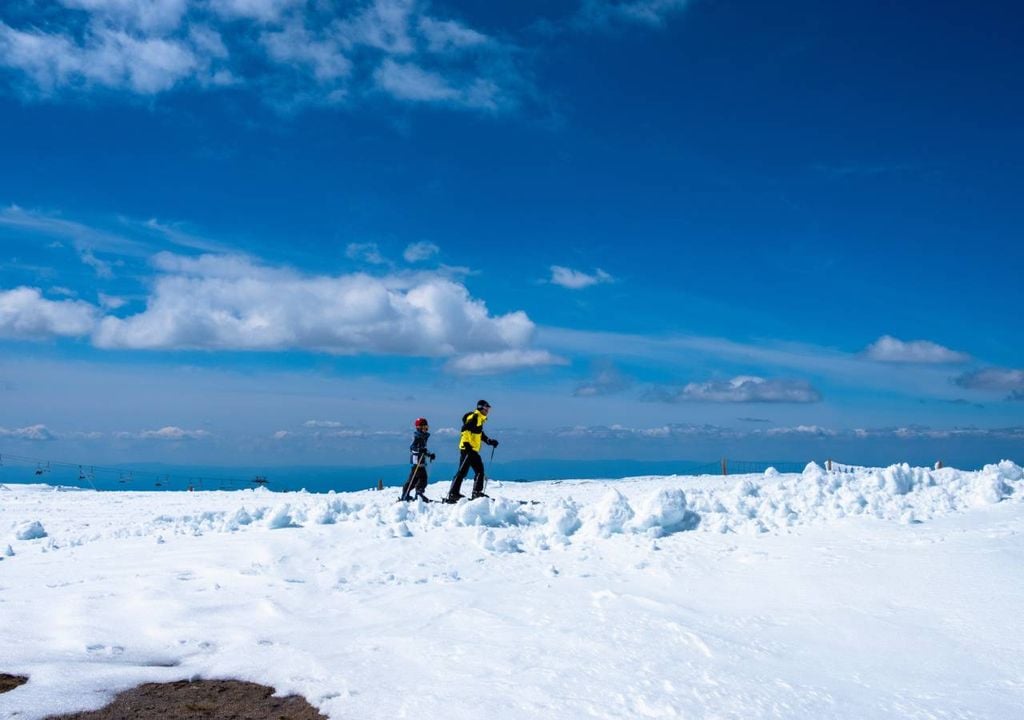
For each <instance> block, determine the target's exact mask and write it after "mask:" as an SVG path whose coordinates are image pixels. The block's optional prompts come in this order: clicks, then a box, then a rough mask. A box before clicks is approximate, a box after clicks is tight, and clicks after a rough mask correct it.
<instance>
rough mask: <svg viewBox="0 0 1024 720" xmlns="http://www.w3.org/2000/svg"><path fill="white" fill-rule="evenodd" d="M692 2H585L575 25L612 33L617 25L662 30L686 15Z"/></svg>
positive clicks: (648, 0)
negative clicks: (662, 26)
mask: <svg viewBox="0 0 1024 720" xmlns="http://www.w3.org/2000/svg"><path fill="white" fill-rule="evenodd" d="M690 3H691V0H583V2H582V5H581V7H580V10H579V12H578V14H577V16H576V18H575V21H574V24H575V25H576V27H578V28H583V29H586V28H601V29H608V28H610V27H613V26H616V25H624V24H625V25H642V26H652V27H658V26H661V25H664V24H665V22H666V21H667V20H668V18H669V17H671V16H672V15H675V14H677V13H680V12H682V11H683V10H685V9H686V7H687V6H688V5H690Z"/></svg>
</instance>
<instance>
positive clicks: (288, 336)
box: [93, 253, 534, 357]
mask: <svg viewBox="0 0 1024 720" xmlns="http://www.w3.org/2000/svg"><path fill="white" fill-rule="evenodd" d="M156 265H157V267H158V268H159V269H160V270H162V271H164V273H165V274H163V275H161V276H159V277H158V278H157V280H156V281H155V284H154V288H153V292H152V295H151V296H150V297H149V298H148V301H147V307H146V309H145V310H144V311H143V312H140V313H138V314H136V315H133V316H130V317H127V318H124V319H120V318H116V317H106V318H104V319H103V320H102V321H101V322H100V325H99V327H98V329H97V330H96V332H95V333H94V336H93V341H94V343H95V344H96V345H97V346H99V347H104V348H134V349H186V348H187V349H234V350H284V349H304V350H314V351H322V352H330V353H338V354H355V353H375V354H395V355H414V356H425V357H445V356H450V355H457V354H461V353H467V352H482V353H489V352H501V351H509V350H511V351H525V350H526V349H527V345H528V343H529V342H530V340H531V337H532V335H533V330H534V325H533V323H532V322H531V321H530V319H529V318H528V317H527V316H526V314H525V313H523V312H511V313H508V314H505V315H501V316H491V315H490V314H489V313H488V311H487V307H486V305H485V304H484V303H483V302H482V301H480V300H477V299H474V298H472V297H471V296H470V295H469V291H468V290H467V289H466V288H465V286H463V285H461V284H459V283H457V282H454V281H452V280H449V279H447V278H444V277H441V276H439V275H437V274H417V275H401V276H399V275H389V276H385V277H372V276H369V275H365V274H361V273H356V274H351V275H341V276H307V275H303V274H300V273H298V272H296V271H294V270H290V269H286V268H272V267H267V266H264V265H259V264H257V263H256V262H255V261H253V260H251V259H249V258H245V257H242V256H209V255H208V256H201V257H199V258H183V257H180V256H177V255H172V254H170V253H162V254H161V255H159V256H157V259H156Z"/></svg>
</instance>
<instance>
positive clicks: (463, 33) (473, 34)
mask: <svg viewBox="0 0 1024 720" xmlns="http://www.w3.org/2000/svg"><path fill="white" fill-rule="evenodd" d="M419 28H420V32H422V33H423V37H424V38H426V40H427V45H428V47H429V49H430V51H431V52H434V53H444V52H451V51H457V50H462V49H464V48H471V47H477V46H479V45H485V44H486V43H488V42H489V41H490V38H488V37H487V36H486V35H484V34H483V33H480V32H477V31H476V30H474V29H472V28H469V27H466V26H465V25H463V24H462V23H460V22H456V21H454V20H436V19H434V18H431V17H422V18H420V21H419Z"/></svg>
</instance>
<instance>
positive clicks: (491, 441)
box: [487, 438, 498, 447]
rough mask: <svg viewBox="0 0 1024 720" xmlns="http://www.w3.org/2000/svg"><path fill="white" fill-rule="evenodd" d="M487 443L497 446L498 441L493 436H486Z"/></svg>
mask: <svg viewBox="0 0 1024 720" xmlns="http://www.w3.org/2000/svg"><path fill="white" fill-rule="evenodd" d="M487 444H488V445H490V446H491V447H498V441H497V440H495V439H494V438H488V440H487Z"/></svg>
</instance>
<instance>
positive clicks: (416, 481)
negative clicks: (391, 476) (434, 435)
mask: <svg viewBox="0 0 1024 720" xmlns="http://www.w3.org/2000/svg"><path fill="white" fill-rule="evenodd" d="M413 426H414V427H415V428H416V432H415V433H414V434H413V436H412V445H410V446H409V453H410V455H409V462H410V463H412V469H411V470H410V471H409V479H408V480H406V481H405V485H403V486H402V496H401V497H400V498H399V499H400V500H406V501H409V500H415V499H417V498H418V499H420V500H422V501H423V502H430V498H428V497H427V496H426V495H424V494H423V491H424V490H426V489H427V467H426V464H427V460H428V459H429V460H433V459H434V457H435V455H434V453H432V452H429V451H428V450H427V439H428V438H429V437H430V432H429V431H430V426H429V424H428V423H427V419H426V418H416V422H415V423H413Z"/></svg>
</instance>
